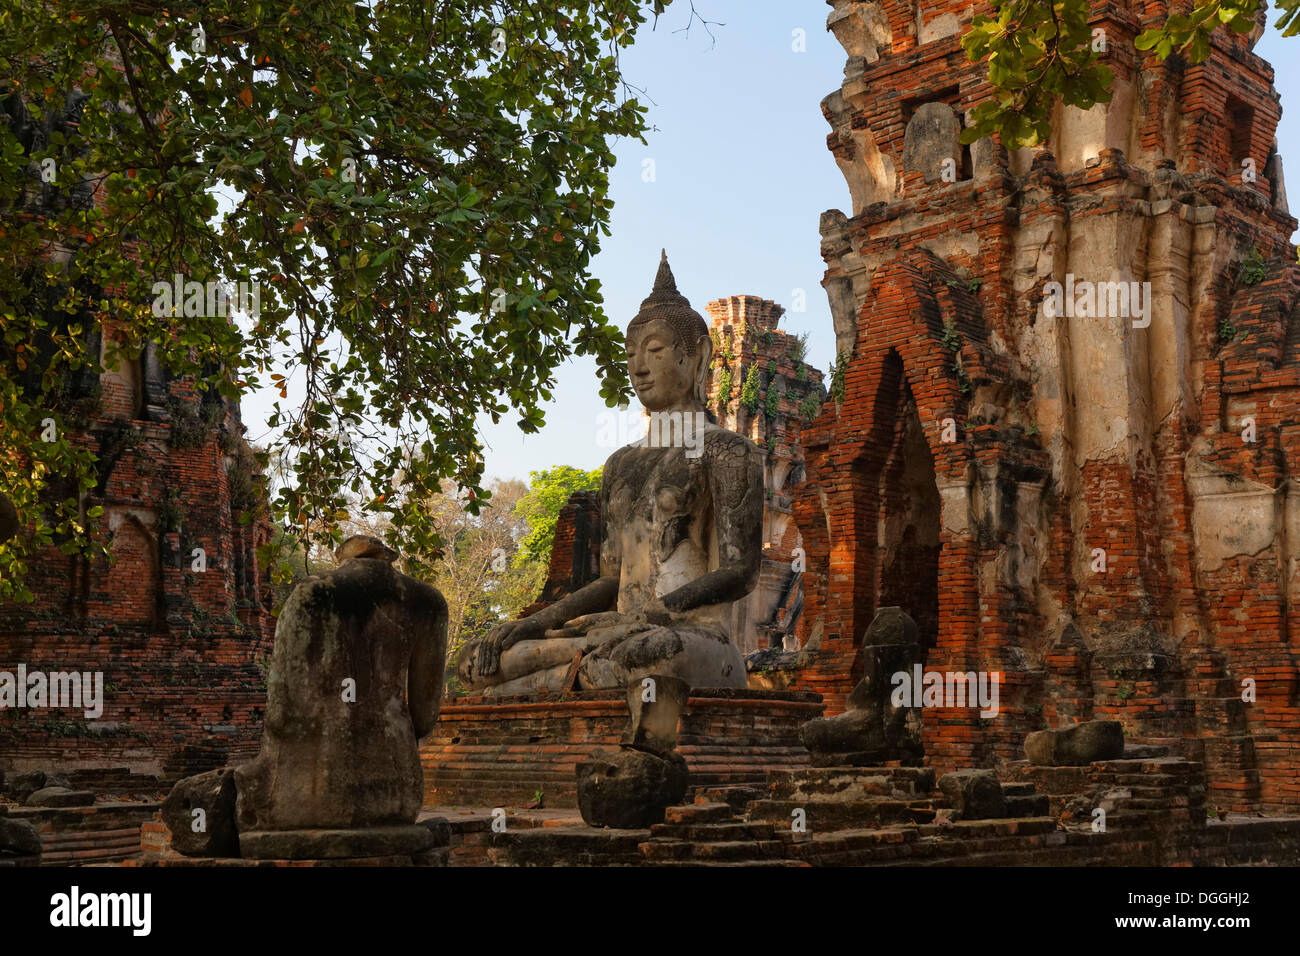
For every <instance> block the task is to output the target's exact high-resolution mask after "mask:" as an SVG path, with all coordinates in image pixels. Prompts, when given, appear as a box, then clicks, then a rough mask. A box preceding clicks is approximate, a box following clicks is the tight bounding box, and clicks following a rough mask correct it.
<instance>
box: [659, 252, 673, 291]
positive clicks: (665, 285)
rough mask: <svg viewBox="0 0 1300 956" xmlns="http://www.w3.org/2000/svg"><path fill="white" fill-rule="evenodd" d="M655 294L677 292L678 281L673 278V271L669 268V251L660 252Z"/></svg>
mask: <svg viewBox="0 0 1300 956" xmlns="http://www.w3.org/2000/svg"><path fill="white" fill-rule="evenodd" d="M654 291H655V292H676V291H677V280H676V279H674V278H673V270H672V269H671V268H669V266H668V250H667V249H660V250H659V272H658V273H656V275H655V285H654Z"/></svg>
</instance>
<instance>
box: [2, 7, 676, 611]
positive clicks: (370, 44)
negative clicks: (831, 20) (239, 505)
mask: <svg viewBox="0 0 1300 956" xmlns="http://www.w3.org/2000/svg"><path fill="white" fill-rule="evenodd" d="M666 4H667V0H594V2H593V0H546V2H537V3H527V4H521V3H509V2H491V0H380V2H340V0H205V2H177V3H169V4H167V5H165V6H164V7H159V6H157V5H155V4H148V3H121V2H118V0H85V2H78V3H75V4H51V3H48V2H45V0H0V88H3V91H4V94H5V95H6V96H7V99H6V100H4V103H3V105H4V109H5V110H6V112H7V113H8V118H9V122H8V123H0V210H3V214H2V215H3V219H2V220H0V323H2V324H3V328H2V329H0V332H2V334H3V338H2V340H0V442H2V443H3V446H4V449H5V452H4V454H3V455H2V456H0V491H3V492H4V493H7V494H8V495H9V496H10V497H11V498H12V499H13V501H14V503H15V505H16V506H17V507H18V509H19V511H20V513H22V514H23V516H24V518H25V519H26V520H27V521H28V522H29V523H31V524H33V525H34V528H35V531H34V533H33V534H28V535H25V536H21V537H20V538H19V539H17V540H16V541H13V542H10V543H9V544H8V545H5V546H3V547H0V579H3V580H2V581H0V596H6V595H7V596H19V597H22V596H24V595H23V593H22V592H21V591H20V590H15V585H14V584H13V582H14V581H16V580H18V579H19V578H20V577H21V573H22V571H23V570H24V562H25V560H26V557H27V556H28V555H30V554H31V552H32V550H33V549H34V548H35V547H37V546H39V545H42V544H46V543H50V542H52V541H58V542H61V543H62V544H63V545H64V547H65V548H66V549H67V550H69V551H70V552H74V551H78V550H81V551H88V550H90V549H91V545H90V544H89V542H90V541H91V540H92V538H93V532H94V526H95V518H96V517H97V515H96V514H95V513H94V511H93V510H91V509H90V508H88V507H87V506H86V492H88V491H90V490H92V489H93V488H94V486H95V477H94V455H93V454H92V452H91V450H90V449H89V448H87V447H85V445H84V444H79V443H78V442H77V441H75V440H70V439H69V438H68V436H69V435H75V434H76V429H75V428H71V429H70V428H69V427H68V426H69V424H72V423H73V422H72V420H71V412H70V410H69V408H68V402H67V401H64V400H63V399H62V397H61V392H62V391H63V390H64V389H65V387H66V384H67V382H69V381H71V380H73V379H74V378H75V376H76V375H77V373H78V372H87V371H89V372H90V373H92V374H93V373H95V372H98V370H99V355H98V353H97V352H96V354H90V352H91V351H92V350H90V349H88V348H87V333H88V332H89V330H90V328H91V326H96V327H103V328H105V329H107V330H111V333H112V334H111V336H110V338H111V341H112V342H113V343H116V344H113V345H111V346H110V357H111V356H112V355H113V354H116V350H120V352H121V353H122V354H125V355H128V356H136V355H138V354H139V352H140V350H141V349H142V348H143V347H144V346H145V345H146V344H147V343H149V342H154V343H158V344H159V346H160V359H161V360H162V362H163V363H164V364H165V366H166V367H167V368H168V369H169V370H170V371H171V372H172V373H173V374H175V375H178V376H179V375H187V376H193V377H194V378H195V379H196V380H197V381H198V382H200V383H201V384H202V385H203V386H204V387H206V388H208V389H212V390H216V391H219V392H220V393H221V394H223V395H225V396H228V397H231V398H234V397H237V396H238V395H240V394H241V393H243V392H246V391H247V390H249V389H251V388H255V387H259V386H264V385H267V384H273V385H275V386H276V387H277V388H278V390H279V395H280V399H281V401H280V402H278V403H277V404H276V407H275V410H274V414H273V415H272V418H271V421H270V425H271V426H272V428H274V429H276V430H277V434H278V435H279V436H281V437H280V438H279V439H278V441H277V442H276V443H275V444H274V445H273V452H274V453H275V454H277V455H278V456H280V457H282V458H283V460H284V463H285V464H286V466H287V467H286V468H285V469H284V470H285V473H287V474H290V475H292V479H291V480H290V481H289V482H288V483H287V484H286V485H285V486H284V487H283V488H282V489H281V490H280V491H279V493H278V496H277V497H276V499H275V500H274V501H273V509H274V515H275V517H276V518H277V519H279V520H280V521H281V522H282V523H284V524H286V525H287V526H288V527H290V528H296V529H297V530H298V533H299V534H301V535H303V536H307V535H308V534H309V533H311V532H310V529H315V533H317V534H319V535H322V536H324V537H325V538H326V539H332V540H335V541H337V540H338V538H339V534H340V530H339V529H340V525H341V522H343V521H344V520H346V518H347V517H348V509H347V503H348V496H349V495H351V496H352V497H353V498H356V497H358V496H359V497H360V500H361V501H362V502H363V507H364V508H365V509H366V510H368V511H370V512H375V513H382V514H385V515H387V516H388V518H389V526H390V529H391V530H390V532H389V534H390V538H391V540H392V541H393V543H398V542H400V543H401V544H402V547H403V550H404V551H406V552H407V553H411V552H414V553H417V554H424V553H429V554H432V553H433V551H434V549H435V548H436V545H437V540H436V539H437V536H436V532H435V529H434V528H433V525H432V523H431V521H430V519H429V517H428V516H427V515H426V514H424V513H422V512H421V510H420V508H419V507H418V504H419V502H420V501H421V500H425V499H427V498H428V497H429V496H431V495H433V494H435V493H437V492H439V491H441V488H442V483H443V482H444V480H452V481H454V482H455V483H456V484H457V485H458V486H460V487H461V488H463V489H465V491H466V493H467V495H468V499H469V502H470V507H471V508H475V507H478V504H479V503H481V502H483V501H485V500H486V499H487V498H488V497H489V495H490V491H489V490H488V489H485V488H483V487H482V475H483V458H482V451H481V447H480V442H479V440H478V436H477V431H476V427H475V419H476V416H478V415H480V414H487V415H488V416H490V418H491V419H492V420H493V421H497V420H499V419H500V418H501V417H502V416H504V415H507V414H510V413H512V412H513V413H514V414H516V415H517V416H518V421H519V426H520V427H521V428H522V429H523V430H524V431H526V432H534V431H536V430H537V429H538V428H539V427H540V426H541V425H542V420H543V413H542V406H543V404H544V403H545V402H546V401H547V400H549V399H550V398H551V394H552V392H551V390H552V386H553V382H554V374H553V373H554V370H555V369H556V368H557V367H558V366H559V365H560V364H561V363H562V362H564V361H565V360H566V359H568V358H569V357H570V356H571V355H572V354H575V353H576V354H581V355H589V356H592V357H593V358H594V360H595V362H596V365H597V368H598V371H599V374H600V379H601V386H600V393H601V396H602V397H603V398H604V399H605V400H606V402H607V403H609V404H610V405H615V404H618V403H619V402H620V401H625V400H626V399H627V398H629V397H630V390H629V388H628V384H627V380H626V374H625V371H624V369H623V364H622V360H621V359H622V335H621V332H620V330H619V329H618V328H616V327H615V326H614V325H612V324H611V323H610V322H609V321H608V319H607V317H606V315H605V313H604V311H603V308H602V295H601V288H600V283H599V282H598V281H597V280H596V279H594V278H593V277H592V276H591V272H590V263H591V259H592V256H594V255H595V253H596V252H597V250H598V248H599V243H600V237H601V236H602V235H608V234H609V215H610V205H611V204H610V198H609V178H608V172H609V169H610V167H611V166H612V165H613V164H614V155H613V152H612V150H611V146H610V143H611V141H612V139H613V138H614V137H619V136H633V137H637V138H643V137H642V134H643V132H644V130H645V129H646V122H645V112H646V110H645V108H644V107H642V106H641V105H640V104H639V103H638V102H637V101H636V99H635V98H629V97H627V96H626V88H625V86H624V84H623V82H622V79H621V75H620V70H619V51H620V49H621V48H622V47H625V46H627V45H628V44H629V43H630V42H631V41H632V38H633V35H634V32H635V30H636V28H637V26H638V25H639V24H641V23H642V22H644V20H645V18H646V17H647V16H648V15H650V14H654V15H655V16H657V15H658V14H659V13H660V12H662V10H663V9H664V7H665V6H666ZM59 115H63V116H64V117H65V118H66V117H71V118H72V120H73V122H71V123H62V122H61V121H57V120H56V119H55V118H56V117H57V116H59ZM32 130H37V131H40V130H45V131H46V132H45V133H42V134H40V135H31V131H32ZM50 172H52V174H53V177H54V178H53V179H52V180H51V179H49V178H46V179H44V180H43V179H42V175H47V174H48V173H50ZM74 186H76V187H78V188H77V189H74V188H72V187H74ZM87 186H90V187H93V188H94V190H95V191H96V192H97V195H98V201H97V202H94V203H92V202H89V201H82V200H84V199H85V196H84V195H83V196H82V197H81V200H79V199H78V195H77V193H78V189H80V190H81V191H82V192H83V193H85V194H87V195H88V194H89V189H87V188H86V187H87ZM177 274H179V275H181V276H183V277H184V279H185V280H187V281H197V282H208V281H213V282H216V281H225V282H234V283H239V282H243V283H250V284H251V283H254V282H255V283H257V288H258V289H259V297H258V303H257V305H258V307H257V309H256V310H255V311H256V314H253V315H248V316H245V317H242V318H237V319H235V320H232V319H231V318H230V317H229V316H228V315H226V314H211V313H210V312H209V310H207V309H199V310H198V313H197V314H192V310H191V309H190V308H189V305H188V303H185V304H182V303H180V302H171V303H166V302H162V303H161V306H160V299H159V292H158V291H157V288H156V287H155V283H158V282H163V283H170V282H172V279H173V276H174V275H177ZM291 393H292V398H291ZM47 420H52V421H53V424H54V426H55V427H54V429H53V431H52V432H50V431H48V430H47V429H45V428H44V423H46V422H47ZM51 435H52V436H53V438H52V439H50V438H49V436H51ZM43 437H44V438H46V439H49V440H43ZM6 582H8V583H6ZM6 588H7V589H9V590H8V591H6V590H5V589H6Z"/></svg>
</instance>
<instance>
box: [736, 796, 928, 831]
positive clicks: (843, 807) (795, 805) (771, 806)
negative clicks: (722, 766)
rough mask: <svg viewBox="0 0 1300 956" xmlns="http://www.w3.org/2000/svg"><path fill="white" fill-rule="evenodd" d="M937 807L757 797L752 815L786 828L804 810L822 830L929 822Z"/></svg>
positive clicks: (919, 802)
mask: <svg viewBox="0 0 1300 956" xmlns="http://www.w3.org/2000/svg"><path fill="white" fill-rule="evenodd" d="M935 809H936V806H935V803H934V801H932V800H909V801H903V800H887V799H876V800H852V801H848V800H834V801H832V800H755V801H754V802H753V803H751V804H750V805H749V818H750V819H751V820H753V821H754V822H756V823H772V824H774V825H776V826H777V827H778V829H780V830H786V829H789V828H790V826H791V824H792V823H793V822H794V821H795V820H796V819H797V818H796V817H795V816H794V815H793V812H794V811H795V810H803V811H804V816H803V819H804V822H805V823H806V824H807V826H808V829H809V830H811V831H813V832H819V831H833V830H857V829H864V828H868V827H881V826H889V825H891V824H905V823H929V822H931V821H932V820H934V816H935Z"/></svg>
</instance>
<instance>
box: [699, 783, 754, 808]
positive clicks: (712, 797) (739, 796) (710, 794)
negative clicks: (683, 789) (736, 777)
mask: <svg viewBox="0 0 1300 956" xmlns="http://www.w3.org/2000/svg"><path fill="white" fill-rule="evenodd" d="M766 793H767V788H766V787H763V786H758V785H753V784H736V785H733V786H728V787H701V788H700V789H698V790H696V791H695V802H696V803H725V804H727V805H728V806H729V807H731V808H732V809H733V810H735V811H736V812H737V813H739V812H740V811H742V810H744V809H745V805H746V804H747V803H749V802H750V801H751V800H761V799H762V798H763V796H764V795H765V794H766Z"/></svg>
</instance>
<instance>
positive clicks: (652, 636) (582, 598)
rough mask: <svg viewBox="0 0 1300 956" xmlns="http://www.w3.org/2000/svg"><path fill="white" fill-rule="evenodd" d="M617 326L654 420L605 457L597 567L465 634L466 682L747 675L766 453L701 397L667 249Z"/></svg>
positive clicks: (516, 685)
mask: <svg viewBox="0 0 1300 956" xmlns="http://www.w3.org/2000/svg"><path fill="white" fill-rule="evenodd" d="M626 338H627V368H628V375H629V377H630V378H631V382H632V387H633V389H634V391H635V392H636V395H637V398H638V399H639V400H640V401H641V404H642V405H643V406H645V409H646V411H647V412H648V413H649V416H650V429H649V433H648V434H647V435H646V436H645V437H644V438H643V439H641V440H640V441H638V442H635V443H633V444H631V445H628V446H626V447H624V448H620V449H619V450H618V451H616V452H614V454H613V455H611V456H610V457H609V460H608V461H606V462H605V467H604V473H603V478H602V481H601V489H600V507H601V518H602V526H603V536H602V539H601V546H600V577H599V578H597V579H596V580H595V581H592V582H591V583H590V584H587V585H586V586H584V587H582V588H580V589H579V590H577V591H574V592H573V593H572V594H569V595H567V596H566V597H564V598H562V599H561V600H559V601H557V602H555V603H554V604H551V605H549V606H548V607H545V608H543V609H542V610H540V611H537V612H536V613H534V614H530V615H528V616H527V617H524V618H520V619H518V620H514V621H506V622H503V623H501V624H498V625H497V626H496V627H494V628H493V629H492V630H491V631H489V632H488V634H487V635H486V636H484V637H483V638H482V639H481V640H477V641H472V642H470V643H468V644H466V645H465V647H464V648H463V649H462V651H461V654H460V657H459V658H458V660H457V673H458V674H459V676H460V678H461V680H462V682H463V683H464V684H465V686H466V687H467V689H468V690H469V691H470V692H471V693H474V694H480V695H483V696H488V697H505V696H512V695H518V694H530V693H533V692H535V691H539V690H543V689H546V690H549V691H552V692H559V691H565V690H569V689H572V688H573V687H575V686H576V687H577V688H578V689H580V690H596V689H611V688H624V687H627V686H629V684H631V683H633V682H637V681H639V680H640V679H641V678H642V677H644V676H648V675H651V674H666V675H668V676H671V677H677V678H679V679H681V680H683V681H685V682H686V683H687V684H688V685H690V686H692V687H730V688H742V687H744V686H745V685H746V676H745V665H744V661H743V660H742V658H741V656H740V652H739V650H738V649H737V647H736V645H735V644H733V643H732V641H731V634H730V633H729V631H730V622H731V619H732V614H731V606H732V604H733V602H735V601H738V600H740V599H741V598H743V597H744V596H745V595H747V594H748V593H749V592H750V591H751V590H753V588H754V585H755V584H756V582H757V579H758V572H759V565H760V561H761V557H762V532H763V528H762V525H763V454H762V452H761V451H760V450H759V449H758V447H757V446H756V445H754V443H753V442H751V441H750V440H749V439H747V438H745V437H744V436H743V435H738V434H736V433H735V432H732V431H728V430H727V429H725V428H722V427H720V426H719V425H717V424H716V422H715V420H714V419H713V416H711V415H710V414H709V413H708V412H707V410H706V396H707V387H708V382H709V376H710V364H711V360H712V357H713V343H712V341H711V339H710V338H709V328H708V325H707V323H706V322H705V321H704V319H703V317H702V316H701V315H700V314H699V313H698V312H696V311H695V310H694V309H692V308H691V306H690V303H689V302H688V301H687V300H686V298H685V296H683V295H682V294H681V293H679V292H678V291H677V285H676V282H675V281H674V279H673V274H672V270H671V269H669V267H668V258H667V256H666V255H664V256H663V257H662V258H661V260H660V263H659V272H658V274H657V276H656V277H655V284H654V290H653V291H652V292H651V294H650V296H649V297H648V298H647V299H646V300H645V301H644V302H643V303H642V304H641V309H640V311H639V312H638V313H637V315H636V318H634V319H633V320H632V322H631V323H630V324H629V325H628V328H627V337H626Z"/></svg>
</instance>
